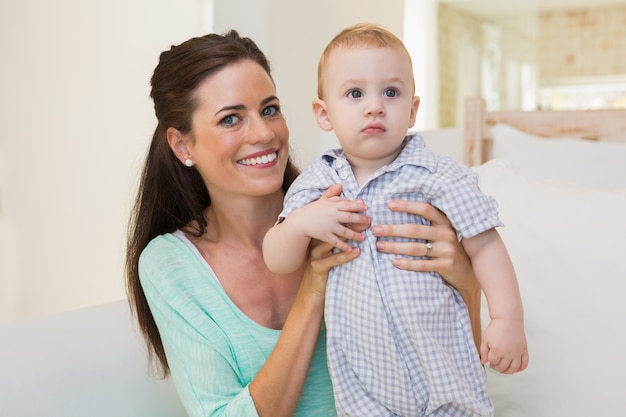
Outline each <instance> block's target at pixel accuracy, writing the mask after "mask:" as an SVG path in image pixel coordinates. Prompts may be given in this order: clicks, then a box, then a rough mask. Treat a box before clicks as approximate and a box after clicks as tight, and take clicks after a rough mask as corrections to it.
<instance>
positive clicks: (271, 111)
mask: <svg viewBox="0 0 626 417" xmlns="http://www.w3.org/2000/svg"><path fill="white" fill-rule="evenodd" d="M278 111H279V109H278V106H267V107H266V108H264V109H263V110H262V111H261V115H262V116H274V115H275V114H277V113H278Z"/></svg>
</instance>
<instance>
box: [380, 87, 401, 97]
mask: <svg viewBox="0 0 626 417" xmlns="http://www.w3.org/2000/svg"><path fill="white" fill-rule="evenodd" d="M383 94H384V96H385V97H395V96H397V95H398V90H396V89H395V88H387V89H386V90H385V92H384V93H383Z"/></svg>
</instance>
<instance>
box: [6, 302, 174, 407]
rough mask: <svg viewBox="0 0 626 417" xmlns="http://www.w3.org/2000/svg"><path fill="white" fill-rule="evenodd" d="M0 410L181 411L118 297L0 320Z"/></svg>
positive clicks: (171, 390) (172, 392) (168, 385)
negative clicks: (152, 371) (153, 368)
mask: <svg viewBox="0 0 626 417" xmlns="http://www.w3.org/2000/svg"><path fill="white" fill-rule="evenodd" d="M0 415H1V416H6V417H79V416H80V417H85V416H89V417H100V416H101V417H105V416H106V417H185V416H186V413H185V411H184V409H183V407H182V405H181V403H180V401H179V400H178V396H177V394H176V390H175V388H174V385H173V383H172V382H171V379H166V380H162V379H159V378H157V377H154V376H151V375H150V373H149V369H148V366H147V360H146V354H145V348H144V345H143V340H142V339H141V337H140V336H139V334H138V331H137V330H136V327H135V325H134V321H133V320H132V318H131V315H130V311H129V307H128V303H127V301H126V300H121V301H115V302H111V303H106V304H102V305H98V306H95V307H88V308H83V309H78V310H74V311H69V312H63V313H58V314H53V315H49V316H44V317H40V318H34V319H27V320H18V321H14V322H9V323H4V324H1V325H0Z"/></svg>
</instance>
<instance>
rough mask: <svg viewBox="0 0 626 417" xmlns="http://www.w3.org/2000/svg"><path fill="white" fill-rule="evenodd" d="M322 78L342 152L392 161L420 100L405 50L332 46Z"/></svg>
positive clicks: (326, 100) (329, 110) (412, 121)
mask: <svg viewBox="0 0 626 417" xmlns="http://www.w3.org/2000/svg"><path fill="white" fill-rule="evenodd" d="M323 77H324V79H323V93H324V103H325V104H326V111H327V116H328V120H329V122H330V124H331V126H332V129H333V130H334V131H335V134H336V135H337V138H338V139H339V142H340V144H341V146H342V148H343V149H344V152H345V153H346V154H347V155H348V156H353V157H356V158H359V159H362V160H363V159H366V160H370V159H377V160H379V159H389V162H391V160H393V159H394V158H395V157H396V156H397V153H398V152H399V149H400V145H401V144H402V141H403V139H404V137H405V136H406V134H407V130H408V129H409V128H410V127H412V126H413V124H414V123H415V115H416V113H417V106H418V104H419V99H417V98H416V97H414V95H413V94H414V82H413V71H412V68H411V63H410V60H409V57H408V56H407V55H406V53H405V52H404V51H403V50H401V49H397V48H391V47H385V48H377V47H355V48H339V49H335V50H334V51H332V52H331V54H330V56H329V57H328V60H327V62H326V68H325V70H324V74H323Z"/></svg>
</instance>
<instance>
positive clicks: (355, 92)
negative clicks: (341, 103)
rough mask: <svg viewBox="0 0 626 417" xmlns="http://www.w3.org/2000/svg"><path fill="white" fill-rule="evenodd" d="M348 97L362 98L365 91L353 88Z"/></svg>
mask: <svg viewBox="0 0 626 417" xmlns="http://www.w3.org/2000/svg"><path fill="white" fill-rule="evenodd" d="M348 97H350V98H361V97H363V93H362V92H360V91H359V90H352V91H350V92H349V93H348Z"/></svg>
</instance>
